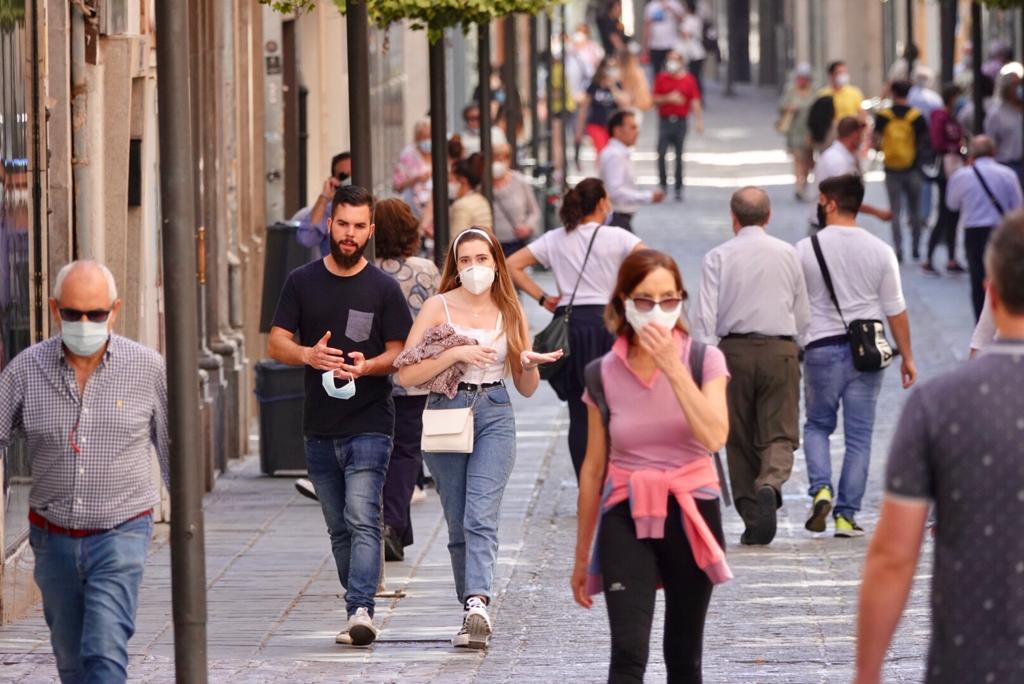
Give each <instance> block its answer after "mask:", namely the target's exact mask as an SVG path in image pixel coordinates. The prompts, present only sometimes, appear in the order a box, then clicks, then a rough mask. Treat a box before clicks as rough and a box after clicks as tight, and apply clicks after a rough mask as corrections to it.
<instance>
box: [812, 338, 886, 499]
mask: <svg viewBox="0 0 1024 684" xmlns="http://www.w3.org/2000/svg"><path fill="white" fill-rule="evenodd" d="M883 373H884V371H879V372H877V373H864V372H861V371H859V370H857V369H856V368H854V367H853V355H852V354H851V353H850V347H849V345H847V344H845V343H844V344H836V345H829V346H827V347H818V348H815V349H808V350H807V351H805V352H804V401H805V403H806V409H807V422H806V423H805V424H804V455H805V456H806V458H807V479H808V481H809V482H810V489H809V490H808V493H809V494H810V495H811V496H814V495H815V494H817V492H818V490H819V489H821V488H822V487H828V488H829V489H831V490H832V491H835V490H834V489H833V487H832V459H831V457H830V453H829V444H828V438H829V436H830V435H831V434H832V433H833V432H834V431H835V429H836V422H837V415H838V413H839V405H840V403H841V404H842V406H843V433H844V435H845V437H846V453H845V454H844V455H843V470H842V474H841V475H840V476H839V495H838V497H837V498H836V502H835V509H834V515H840V514H842V515H845V516H847V517H850V516H852V515H853V514H854V513H856V512H857V511H859V510H860V502H861V499H862V498H864V488H865V486H866V485H867V481H868V464H869V463H870V461H871V433H872V431H873V430H874V427H875V406H876V405H877V403H878V393H879V392H881V390H882V377H883Z"/></svg>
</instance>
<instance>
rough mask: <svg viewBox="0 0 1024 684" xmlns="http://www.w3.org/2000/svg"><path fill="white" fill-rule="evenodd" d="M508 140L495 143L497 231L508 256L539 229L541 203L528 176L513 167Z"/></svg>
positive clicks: (495, 214)
mask: <svg viewBox="0 0 1024 684" xmlns="http://www.w3.org/2000/svg"><path fill="white" fill-rule="evenodd" d="M511 163H512V150H511V148H510V147H509V146H508V143H504V144H497V145H495V146H494V162H493V163H492V167H493V168H492V178H493V179H494V209H493V214H494V235H495V237H497V238H498V241H499V242H500V243H501V249H502V251H503V252H504V253H505V255H506V256H508V255H509V254H512V253H513V252H516V251H518V250H519V249H522V247H523V246H524V245H525V244H526V242H527V240H529V239H530V238H531V237H532V236H534V235H536V234H537V233H538V232H539V231H540V206H539V205H538V204H537V195H536V193H534V190H533V186H532V185H530V181H529V180H527V178H526V176H524V175H523V174H521V173H520V172H519V171H516V170H514V169H513V168H512V167H511Z"/></svg>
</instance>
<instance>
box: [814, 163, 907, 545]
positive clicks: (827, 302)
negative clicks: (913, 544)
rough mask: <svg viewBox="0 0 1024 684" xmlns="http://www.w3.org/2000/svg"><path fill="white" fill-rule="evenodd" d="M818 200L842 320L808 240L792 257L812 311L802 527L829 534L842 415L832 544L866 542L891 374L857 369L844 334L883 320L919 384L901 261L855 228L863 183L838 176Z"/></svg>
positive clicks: (822, 241)
mask: <svg viewBox="0 0 1024 684" xmlns="http://www.w3.org/2000/svg"><path fill="white" fill-rule="evenodd" d="M818 191H819V198H818V206H819V210H818V213H819V214H822V215H823V216H824V221H823V223H824V225H825V228H823V229H822V230H821V231H820V232H818V234H817V236H816V237H817V238H818V241H819V244H820V247H821V252H822V256H823V257H824V260H825V264H826V265H827V267H828V271H829V274H830V275H831V280H832V285H833V287H834V289H835V293H836V299H837V300H838V304H839V308H841V310H842V312H841V313H840V312H839V311H837V310H836V305H835V304H834V303H833V302H832V298H831V296H830V295H829V291H828V287H827V286H826V284H825V279H824V276H823V275H822V269H821V267H820V266H819V264H818V259H817V257H816V256H815V253H814V246H813V243H812V239H811V238H804V239H803V240H801V241H800V242H798V243H797V245H796V250H797V254H798V255H799V256H800V263H801V265H802V266H803V270H804V280H805V281H806V282H807V294H808V298H809V299H810V306H811V322H810V326H809V327H808V329H807V332H806V333H805V334H804V335H803V338H802V342H803V347H804V350H805V351H804V397H805V403H806V412H807V418H806V422H805V423H804V455H805V457H806V458H807V479H808V481H809V483H810V488H809V490H808V494H810V496H811V497H812V499H813V502H812V510H811V514H810V516H809V518H808V519H807V523H806V525H805V527H806V528H807V529H808V530H810V531H811V532H824V531H825V523H826V520H827V517H828V514H829V512H831V511H832V510H833V500H832V495H833V491H835V490H833V488H832V461H831V457H830V450H829V437H830V436H831V435H832V433H833V432H834V431H835V429H836V422H837V416H838V413H839V408H840V406H842V409H843V433H844V439H845V443H846V444H845V446H846V451H845V453H844V455H843V467H842V475H841V476H840V478H839V489H838V496H837V497H836V499H835V510H834V512H833V517H834V519H835V535H836V536H837V537H860V536H863V534H864V530H863V529H861V527H860V526H859V525H858V524H857V523H856V521H855V520H854V516H855V515H856V513H857V512H858V511H859V510H860V504H861V499H862V498H863V496H864V489H865V486H866V485H867V479H868V464H869V462H870V460H871V434H872V432H873V430H874V423H875V405H876V404H877V402H878V394H879V392H880V391H881V389H882V378H883V376H884V374H885V371H884V370H883V371H876V372H864V371H859V370H857V369H856V368H854V366H853V355H852V353H851V350H850V342H849V338H848V336H847V324H848V323H849V322H850V321H853V320H856V319H872V320H882V319H883V318H885V319H887V320H888V321H889V329H890V331H891V333H892V336H893V338H894V340H895V343H896V344H895V346H896V347H897V348H898V349H899V353H900V358H901V366H900V373H901V376H902V380H903V387H904V389H906V388H909V387H910V386H911V385H913V384H914V380H915V379H916V377H917V369H916V367H915V366H914V355H913V351H912V350H911V347H910V320H909V318H908V317H907V306H906V302H905V300H904V299H903V290H902V286H901V283H900V269H899V263H898V262H897V261H896V253H895V252H894V251H893V249H892V247H890V246H889V245H888V244H886V243H885V242H883V241H882V240H880V239H879V238H877V237H875V236H874V235H872V234H871V233H869V232H868V231H866V230H864V229H863V228H859V227H858V226H857V223H856V221H857V212H858V211H859V210H860V208H861V203H862V202H863V200H864V182H863V181H862V180H861V179H860V177H859V176H857V175H854V174H847V175H843V176H836V177H835V178H830V179H828V180H826V181H824V182H823V183H821V185H820V186H819V188H818Z"/></svg>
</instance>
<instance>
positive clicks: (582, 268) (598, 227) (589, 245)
mask: <svg viewBox="0 0 1024 684" xmlns="http://www.w3.org/2000/svg"><path fill="white" fill-rule="evenodd" d="M599 230H601V226H600V224H599V225H598V226H597V227H596V228H594V234H593V235H591V236H590V244H588V245H587V253H586V255H584V257H583V265H582V266H580V274H579V275H578V276H576V285H574V286H573V288H572V296H571V297H569V306H568V307H566V310H565V315H566V316H568V315H569V313H570V312H572V303H573V302H574V301H576V290H578V289H580V281H581V280H583V272H584V271H585V270H586V269H587V261H589V260H590V250H592V249H593V248H594V239H595V238H597V232H598V231H599Z"/></svg>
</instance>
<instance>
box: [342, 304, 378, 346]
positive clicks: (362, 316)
mask: <svg viewBox="0 0 1024 684" xmlns="http://www.w3.org/2000/svg"><path fill="white" fill-rule="evenodd" d="M372 329H373V314H372V313H366V312H365V311H356V310H355V309H349V310H348V323H346V324H345V337H347V338H348V339H350V340H352V341H353V342H365V341H366V340H368V339H370V331H371V330H372Z"/></svg>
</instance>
